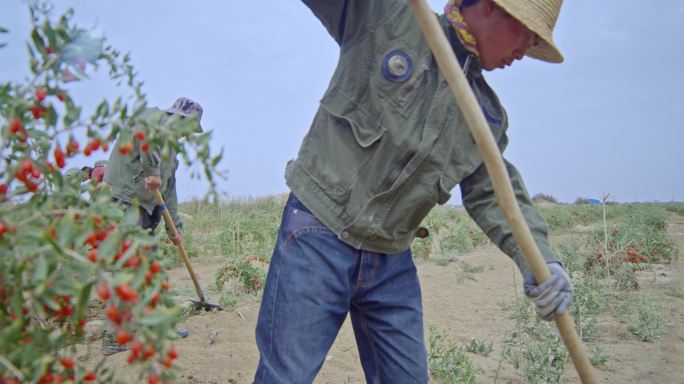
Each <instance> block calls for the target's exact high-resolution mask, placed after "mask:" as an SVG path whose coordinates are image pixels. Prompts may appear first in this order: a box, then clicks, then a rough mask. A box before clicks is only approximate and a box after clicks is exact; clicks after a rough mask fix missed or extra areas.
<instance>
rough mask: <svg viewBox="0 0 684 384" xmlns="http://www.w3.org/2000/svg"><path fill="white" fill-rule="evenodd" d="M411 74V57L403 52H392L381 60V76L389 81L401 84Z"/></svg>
mask: <svg viewBox="0 0 684 384" xmlns="http://www.w3.org/2000/svg"><path fill="white" fill-rule="evenodd" d="M412 73H413V62H412V61H411V57H410V56H409V55H408V54H407V53H406V52H404V51H400V50H394V51H392V52H390V53H388V54H387V55H386V56H385V58H384V59H383V60H382V74H383V75H385V78H387V79H388V80H391V81H395V82H398V83H402V82H404V81H406V80H408V78H409V77H411V74H412Z"/></svg>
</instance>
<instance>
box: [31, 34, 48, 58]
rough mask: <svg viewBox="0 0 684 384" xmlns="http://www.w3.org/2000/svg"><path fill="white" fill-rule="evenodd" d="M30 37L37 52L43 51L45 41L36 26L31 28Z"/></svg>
mask: <svg viewBox="0 0 684 384" xmlns="http://www.w3.org/2000/svg"><path fill="white" fill-rule="evenodd" d="M31 39H32V40H33V45H34V46H35V47H36V49H37V50H38V52H39V53H43V52H45V42H44V41H43V38H42V37H41V36H40V34H39V33H38V30H37V29H36V28H33V30H32V31H31Z"/></svg>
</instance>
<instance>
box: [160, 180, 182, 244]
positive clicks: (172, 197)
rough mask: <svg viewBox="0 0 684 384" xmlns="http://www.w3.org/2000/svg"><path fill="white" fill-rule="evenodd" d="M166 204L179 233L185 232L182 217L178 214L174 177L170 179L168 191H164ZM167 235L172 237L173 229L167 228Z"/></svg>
mask: <svg viewBox="0 0 684 384" xmlns="http://www.w3.org/2000/svg"><path fill="white" fill-rule="evenodd" d="M164 192H165V193H164V202H165V203H166V209H168V210H169V214H170V215H171V219H172V220H173V223H174V224H175V225H176V229H178V232H182V231H183V222H182V221H181V218H180V215H179V214H178V199H177V197H176V176H172V177H171V178H170V179H169V182H168V185H167V187H166V190H165V191H164ZM166 233H167V234H168V235H169V236H171V227H169V226H168V225H167V226H166Z"/></svg>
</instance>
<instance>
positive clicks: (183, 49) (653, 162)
mask: <svg viewBox="0 0 684 384" xmlns="http://www.w3.org/2000/svg"><path fill="white" fill-rule="evenodd" d="M429 2H430V4H431V6H432V8H433V9H434V10H436V11H439V12H440V13H441V9H442V7H443V6H444V4H445V3H446V0H443V1H438V0H430V1H429ZM55 4H56V10H55V14H57V13H58V12H59V11H62V10H64V9H66V7H68V6H73V7H74V9H75V12H76V14H75V20H76V22H77V24H78V25H80V26H81V27H84V28H88V29H91V30H92V31H93V34H94V35H95V36H100V35H103V34H104V35H105V36H106V37H107V39H108V41H109V43H110V44H112V45H113V46H114V47H116V48H117V49H119V50H120V51H124V52H127V51H128V52H131V54H132V61H133V64H134V65H135V67H136V68H137V69H138V70H139V73H140V74H139V77H140V79H141V80H144V81H145V86H144V91H145V92H146V93H147V96H148V100H149V102H150V103H151V104H152V105H156V106H159V107H162V108H166V107H168V106H170V105H171V104H172V103H173V101H174V100H175V99H176V97H178V96H187V97H190V98H192V99H195V100H196V101H198V102H200V103H201V104H202V106H203V107H204V116H203V119H202V125H203V126H204V127H205V130H212V131H213V132H214V140H213V142H212V145H213V147H214V148H215V149H216V150H217V151H218V150H219V149H220V148H221V147H224V148H225V156H224V160H223V161H222V163H221V167H222V168H224V169H227V170H228V172H229V176H228V179H227V180H226V181H224V182H221V183H220V185H219V187H220V190H222V191H224V192H226V193H228V194H229V196H232V197H238V196H247V195H251V196H262V195H267V194H274V193H281V192H286V191H287V186H286V185H285V182H284V177H283V173H284V168H285V164H286V162H287V160H288V159H291V158H294V157H295V156H296V154H297V150H298V148H299V145H300V143H301V140H302V138H303V137H304V135H305V134H306V132H307V130H308V128H309V126H310V123H311V120H312V118H313V115H314V113H315V111H316V109H317V106H318V100H319V99H320V97H321V96H322V95H323V92H324V91H325V89H326V87H327V84H328V81H329V79H330V76H331V75H332V73H333V70H334V68H335V64H336V61H337V56H338V48H337V46H336V44H335V43H334V41H333V40H332V39H331V38H330V37H329V35H328V34H327V32H326V30H325V29H324V28H323V26H322V25H321V24H320V22H319V21H318V20H317V19H316V18H315V17H314V16H313V15H312V14H311V13H310V11H309V9H308V8H307V7H306V6H304V5H303V4H301V3H300V2H299V1H294V0H276V1H273V0H270V1H265V0H249V1H225V0H211V1H208V0H197V1H193V2H188V1H175V0H146V1H140V0H138V1H133V0H116V1H114V0H110V1H104V0H74V1H62V0H58V1H55ZM682 20H684V2H682V1H681V0H659V1H657V2H653V3H644V2H642V1H635V0H601V1H590V0H574V1H566V2H565V4H564V5H563V9H562V11H561V15H560V18H559V21H558V24H557V27H556V31H555V39H556V42H557V44H558V46H559V47H560V48H561V51H562V52H563V54H564V56H565V62H564V63H563V64H560V65H555V64H547V63H542V62H539V61H536V60H533V59H529V58H527V59H524V60H523V61H521V62H517V63H515V64H514V65H513V67H511V68H508V69H506V70H497V71H494V72H490V73H487V74H486V77H487V79H488V81H489V83H490V84H491V85H492V87H493V88H494V89H495V90H496V91H497V93H498V95H499V97H500V99H501V101H502V103H503V104H504V106H505V107H506V109H507V111H508V115H509V119H510V127H509V137H510V145H509V147H508V150H507V151H506V153H505V156H506V158H507V159H509V160H510V161H512V162H513V163H514V164H515V165H516V166H517V167H518V169H519V170H520V171H521V173H522V174H523V176H524V179H525V182H526V184H527V188H528V190H529V192H530V194H535V193H538V192H542V193H545V194H551V195H553V196H555V197H556V198H557V199H558V200H560V201H563V202H573V201H574V200H575V199H576V198H577V197H591V198H600V197H601V195H602V194H603V193H609V194H610V195H611V197H613V198H614V199H615V200H616V201H622V202H627V201H654V200H658V201H671V200H675V201H684V170H683V169H682V168H683V167H684V151H683V150H682V146H683V145H684V130H683V129H682V128H684V127H683V126H682V125H683V123H682V113H683V112H684V103H683V102H682V101H683V99H684V98H683V97H682V92H683V91H684V75H682V73H681V68H682V64H683V62H684V23H682V22H681V21H682ZM0 26H3V27H5V28H7V29H9V30H10V34H8V35H4V36H2V35H0V41H4V42H7V43H9V46H8V47H5V48H4V49H0V63H2V65H1V66H0V81H1V82H4V81H7V80H18V79H21V78H22V77H24V76H26V75H27V72H28V70H27V69H26V68H27V65H26V57H27V56H26V46H25V43H24V41H25V40H26V39H27V38H28V36H29V34H28V31H29V28H30V22H29V15H28V12H27V7H26V4H25V2H24V1H21V0H3V11H2V13H1V14H0ZM71 87H72V89H73V91H74V95H75V96H76V97H77V101H78V102H80V103H82V104H85V105H86V106H88V105H94V104H95V103H97V102H98V101H99V100H101V99H102V98H103V97H111V96H114V95H115V94H116V93H115V91H116V90H115V89H110V88H105V87H102V86H98V85H97V82H86V83H83V84H75V85H72V86H71ZM98 156H99V157H100V158H106V156H105V155H103V154H102V153H101V152H99V153H98ZM79 161H81V162H82V164H85V160H84V159H83V160H78V161H77V162H79ZM90 161H92V160H90ZM181 168H182V169H181V171H180V174H179V175H178V176H179V177H178V179H179V180H178V193H179V198H180V199H181V200H188V199H189V198H191V197H193V196H201V195H203V193H204V190H205V185H204V184H202V183H198V182H197V181H194V180H191V179H190V178H189V172H188V170H187V169H186V168H184V167H183V166H181ZM457 191H458V188H456V189H455V190H454V192H455V193H454V198H453V199H452V201H451V203H453V204H460V197H459V194H458V193H457Z"/></svg>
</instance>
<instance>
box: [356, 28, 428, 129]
mask: <svg viewBox="0 0 684 384" xmlns="http://www.w3.org/2000/svg"><path fill="white" fill-rule="evenodd" d="M433 65H434V63H433V62H432V55H431V54H429V52H419V51H417V50H415V49H412V48H407V45H406V44H403V43H402V42H401V41H399V42H393V43H392V44H391V45H388V46H386V47H385V48H384V49H382V50H379V52H378V53H377V54H376V57H375V58H374V60H373V62H372V64H371V68H370V81H369V83H370V85H369V86H370V91H371V92H375V93H376V94H377V97H378V103H379V105H378V108H377V111H378V113H379V114H381V115H382V116H383V118H382V121H383V124H385V125H394V124H396V123H397V121H396V119H397V118H401V119H402V120H403V119H406V118H408V117H409V116H410V114H411V111H412V110H413V107H414V106H415V105H417V104H418V103H419V102H420V96H421V95H424V94H425V93H426V92H427V89H428V86H429V85H430V83H431V79H432V77H434V76H435V74H434V71H433V70H432V66H433Z"/></svg>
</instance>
